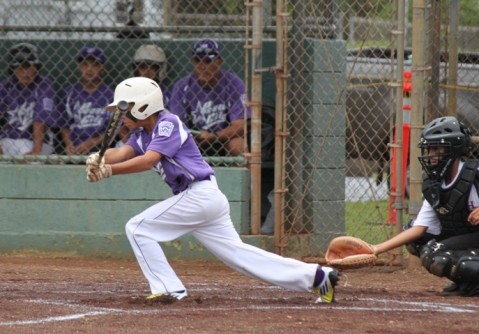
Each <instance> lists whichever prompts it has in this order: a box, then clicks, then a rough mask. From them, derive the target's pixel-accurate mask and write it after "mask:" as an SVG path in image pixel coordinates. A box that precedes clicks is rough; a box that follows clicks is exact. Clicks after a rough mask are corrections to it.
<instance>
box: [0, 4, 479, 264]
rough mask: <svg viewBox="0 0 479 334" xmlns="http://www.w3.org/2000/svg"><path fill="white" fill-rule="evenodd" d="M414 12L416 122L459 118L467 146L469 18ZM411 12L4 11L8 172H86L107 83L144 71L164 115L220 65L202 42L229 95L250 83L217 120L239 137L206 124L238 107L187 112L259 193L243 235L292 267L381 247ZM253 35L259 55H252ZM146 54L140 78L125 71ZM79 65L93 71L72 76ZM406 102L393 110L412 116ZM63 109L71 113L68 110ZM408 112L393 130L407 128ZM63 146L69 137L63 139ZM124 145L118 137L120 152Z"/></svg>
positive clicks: (287, 8) (390, 218)
mask: <svg viewBox="0 0 479 334" xmlns="http://www.w3.org/2000/svg"><path fill="white" fill-rule="evenodd" d="M424 3H425V7H424V16H423V19H424V22H422V23H423V26H424V31H421V32H418V31H415V33H423V34H424V36H425V40H426V43H425V44H424V45H422V46H419V49H418V50H414V54H415V55H416V54H418V53H417V52H424V54H425V55H426V60H427V61H426V64H424V65H425V66H424V68H425V71H424V72H423V73H424V80H423V81H424V91H422V92H421V94H423V95H422V96H424V111H425V113H424V114H423V116H421V117H422V118H421V119H422V121H423V122H426V121H428V120H430V119H432V118H434V117H437V116H438V115H444V114H447V113H456V112H457V114H458V117H459V119H460V120H462V121H463V122H465V123H466V124H467V125H468V126H469V127H470V128H471V130H472V131H473V133H474V134H476V133H478V131H479V113H478V112H477V106H478V105H479V104H478V102H479V101H478V100H479V99H478V94H477V87H478V83H477V80H478V79H477V77H478V75H477V73H476V72H477V68H478V62H479V58H478V56H477V55H476V54H475V53H474V52H475V50H477V45H478V43H479V40H478V38H477V34H476V33H475V32H476V30H477V27H471V26H470V25H469V26H467V25H466V24H461V21H460V18H461V17H463V16H464V13H463V11H464V10H466V9H463V8H461V7H455V5H453V4H452V3H457V2H451V4H447V5H446V4H442V3H440V2H438V1H433V0H427V1H425V2H424ZM412 5H413V1H411V0H409V1H392V2H391V1H368V2H364V1H359V0H356V1H354V0H351V1H339V0H338V1H334V0H320V1H318V0H267V1H247V2H244V1H238V0H228V1H215V0H209V1H196V0H181V1H172V0H134V1H126V0H116V1H102V0H96V1H92V0H64V1H43V0H35V1H33V0H5V1H3V2H2V3H1V4H0V12H1V13H2V14H3V15H2V25H1V29H0V38H1V39H2V44H1V46H0V50H1V51H2V54H3V55H5V57H3V59H1V60H0V64H1V66H2V68H3V69H4V71H3V73H2V74H3V77H2V80H4V81H2V84H1V86H0V99H1V110H0V111H1V119H0V124H1V126H2V138H3V139H2V140H4V141H3V143H4V144H2V149H3V155H2V160H3V162H7V163H18V162H25V161H27V162H28V161H34V160H36V161H40V162H46V163H83V162H84V159H85V155H86V154H88V153H89V152H92V151H95V150H96V149H97V145H98V141H96V140H97V139H98V138H101V134H102V133H103V131H104V127H105V126H106V121H107V119H108V114H107V112H106V111H104V110H102V106H104V105H105V104H106V103H107V102H108V101H110V100H111V99H112V94H113V89H114V87H115V85H116V84H117V83H119V82H120V81H122V80H123V79H125V78H127V77H130V76H133V75H138V73H139V72H138V71H139V67H140V65H141V66H144V67H145V71H150V72H153V73H154V74H153V75H152V78H153V79H154V80H157V81H159V83H160V84H161V85H162V87H163V88H164V92H165V104H167V105H168V107H170V106H171V98H172V94H173V91H174V87H175V84H176V83H178V82H179V81H180V79H182V78H185V77H186V76H188V75H190V74H191V73H192V72H193V70H194V68H195V66H197V65H198V63H200V65H201V63H202V62H203V56H208V57H207V58H208V59H209V60H208V61H212V60H214V59H216V56H214V55H213V54H212V57H209V53H210V52H213V53H214V52H215V51H218V50H216V46H214V45H211V44H207V43H206V44H204V43H203V44H204V45H199V46H197V47H196V48H193V45H194V43H195V42H197V41H198V40H199V39H202V38H212V39H215V40H216V41H217V42H218V43H219V44H220V46H221V51H220V54H221V59H222V62H223V63H222V64H221V68H222V69H223V70H224V71H229V72H231V73H233V74H232V75H231V76H229V77H228V78H229V81H228V82H226V83H224V85H227V86H230V85H231V86H234V87H238V85H239V84H238V82H240V81H241V80H242V81H243V84H244V87H243V88H242V87H241V85H240V88H239V90H238V91H236V90H235V91H234V92H235V94H233V95H235V98H238V97H239V98H240V102H241V103H242V107H241V108H239V107H238V106H236V107H235V108H236V113H235V115H236V116H235V117H234V119H222V121H223V123H227V124H229V125H230V124H231V123H233V122H234V121H235V120H236V121H238V122H237V124H239V125H238V128H239V129H240V130H237V132H234V133H232V134H227V133H224V134H221V131H222V129H221V127H218V128H215V127H214V126H213V127H211V128H209V127H208V126H207V124H206V119H207V118H208V115H209V116H210V117H213V118H214V115H215V112H217V111H218V110H219V109H221V108H223V109H224V110H226V109H227V110H230V109H231V108H233V107H232V105H227V106H225V105H224V103H223V105H222V106H219V105H216V107H215V105H214V104H208V103H205V104H201V105H200V106H193V107H192V109H194V110H196V112H198V114H197V116H198V117H200V118H201V117H203V121H204V122H203V123H204V124H203V126H200V127H196V126H195V124H193V123H192V122H193V121H194V120H193V119H186V121H187V122H190V123H189V125H190V126H192V128H193V129H194V130H196V131H198V132H200V131H201V130H206V131H207V132H208V133H210V134H212V135H213V137H210V138H209V139H208V140H206V141H207V145H206V146H207V147H205V148H204V154H205V156H207V159H208V161H209V162H210V163H212V164H213V165H216V166H219V165H228V166H229V165H231V164H234V165H244V166H248V167H250V168H252V173H253V175H254V176H255V177H253V181H256V182H258V183H260V184H261V194H260V196H252V206H253V207H255V208H260V210H259V212H257V211H256V210H254V209H253V210H252V211H253V215H260V217H259V220H260V221H257V220H256V219H255V218H254V217H252V229H251V230H252V233H253V234H267V235H269V234H271V235H274V240H275V248H276V251H278V252H282V253H286V254H288V252H289V250H290V249H291V247H293V248H294V247H296V248H295V251H291V254H298V253H299V254H300V255H301V256H309V255H311V256H318V255H321V254H322V253H323V252H324V250H325V248H326V246H327V244H328V242H329V240H330V239H331V238H332V237H334V236H336V235H339V234H348V235H354V236H357V237H360V238H363V239H365V240H367V241H369V242H372V243H377V242H380V241H383V240H385V239H386V238H388V237H390V236H391V235H393V234H394V233H396V232H397V231H398V226H400V225H402V222H401V223H400V224H396V215H395V211H394V210H393V208H394V205H393V203H394V202H393V200H394V199H392V198H391V196H390V195H391V193H395V192H394V191H396V190H394V189H393V191H391V169H392V168H391V167H392V166H393V167H394V168H395V165H394V162H393V160H394V159H393V157H394V155H393V154H392V152H393V150H392V148H393V147H396V144H399V146H400V147H401V145H403V146H402V149H403V150H404V149H406V151H407V143H406V142H404V141H403V140H401V139H402V137H398V138H399V139H400V140H398V141H396V140H395V124H396V123H397V119H398V118H397V113H396V110H398V96H401V97H402V87H401V86H402V84H403V79H402V78H403V72H404V71H411V72H412V75H413V77H414V76H415V75H416V73H417V71H418V69H414V68H413V63H414V60H415V59H414V58H413V57H412V54H413V45H412V40H413V33H412V31H413V29H414V27H413V21H412V16H413V15H412V14H413V6H412ZM255 8H256V9H258V8H260V13H261V15H260V19H259V21H255V18H257V17H258V12H256V13H255V12H254V11H255ZM258 22H259V25H260V27H259V30H258ZM258 33H259V34H261V45H262V50H261V53H258V51H257V49H255V48H257V47H258V46H257V45H255V43H253V42H252V40H254V39H255V38H257V35H255V34H258ZM20 43H28V44H27V45H26V46H25V44H20ZM401 43H402V46H401V47H400V46H399V45H400V44H401ZM19 44H20V46H19ZM22 45H23V46H22ZM145 45H150V46H149V47H145ZM30 46H33V47H34V50H33V51H32V50H29V48H30ZM85 47H87V49H84V48H85ZM157 47H160V48H161V49H162V50H161V51H160V50H158V49H157ZM15 48H16V49H15ZM142 48H143V49H142ZM200 49H201V50H200ZM82 50H83V51H82ZM140 50H143V51H142V52H143V54H142V57H143V60H144V61H143V63H144V64H143V63H142V62H140V61H136V62H135V54H136V53H137V52H139V51H140ZM81 52H84V53H83V54H82V53H81ZM193 52H197V53H198V54H197V56H198V57H196V58H195V57H192V53H193ZM140 53H141V52H140ZM32 54H33V55H32ZM455 55H457V57H455ZM200 56H201V57H200ZM259 56H261V61H259V58H260V57H259ZM9 57H10V58H9ZM29 57H30V58H29ZM86 58H91V59H93V60H94V61H93V62H92V63H85V64H83V65H82V62H81V61H80V60H84V59H86ZM456 58H457V60H458V61H457V62H456V61H455V60H456ZM138 59H139V58H138ZM138 59H137V60H138ZM27 65H28V66H27ZM203 65H205V64H203ZM206 65H207V66H211V64H206ZM82 66H83V67H84V68H83V69H82ZM29 71H31V72H33V74H36V72H38V75H39V76H40V77H41V78H44V79H43V81H40V80H39V79H34V81H35V83H36V86H35V87H34V88H35V89H33V88H32V89H30V91H29V90H23V91H22V90H21V89H20V88H19V87H21V86H18V85H16V84H15V83H17V82H18V81H20V79H19V78H17V79H14V77H15V75H16V73H15V72H19V74H18V76H20V74H21V75H23V76H24V77H25V79H24V80H27V79H28V75H29V74H30V75H32V73H29ZM20 72H21V73H20ZM82 72H85V73H84V74H83V77H82V76H81V73H82ZM96 72H98V75H99V77H100V78H101V82H102V85H103V86H101V87H102V88H101V94H100V93H96V94H97V95H95V93H93V91H94V90H93V88H92V87H93V86H88V87H90V88H88V87H87V88H86V90H85V91H84V92H82V89H81V88H79V87H80V86H78V85H79V83H80V82H93V83H95V82H96V83H98V82H99V81H98V80H97V79H96V77H95V75H96V74H95V73H96ZM255 75H261V86H262V87H261V89H260V92H259V96H260V100H261V101H259V102H260V105H259V107H258V104H257V102H258V101H257V100H255V99H254V98H252V96H256V97H257V95H255V94H257V93H258V92H257V91H255V89H258V87H257V86H255V81H254V80H255ZM40 77H39V78H40ZM92 77H93V79H92ZM82 78H83V79H82ZM30 80H31V79H30ZM237 80H240V81H237ZM26 82H27V81H26ZM72 85H73V86H72ZM27 86H28V85H27ZM97 86H98V85H97ZM72 87H73V88H72ZM184 87H186V86H183V88H184ZM178 89H179V88H178ZM185 89H186V88H185ZM412 89H413V91H414V89H415V87H412ZM92 90H93V91H92ZM179 90H180V91H181V89H179ZM242 90H245V91H246V92H247V95H248V98H245V96H244V95H243V94H244V92H243V91H242ZM398 92H399V93H400V94H398ZM190 93H191V94H190V95H188V98H185V97H184V95H181V96H183V101H180V102H178V101H177V104H178V103H179V104H180V105H181V102H184V100H195V101H196V97H197V96H195V94H194V91H193V89H192V90H191V91H190ZM69 94H70V95H69ZM71 94H73V95H71ZM75 94H76V95H75ZM68 96H70V100H68ZM73 96H74V97H73ZM92 96H94V97H93V98H92ZM88 97H89V98H90V100H89V99H88ZM409 97H410V96H409V95H404V98H405V99H404V100H403V101H401V103H400V104H399V105H401V106H402V105H409V104H411V102H410V100H409V99H408V98H409ZM223 98H224V97H223ZM75 99H76V100H75ZM82 99H84V101H86V102H85V103H84V104H82V102H81V101H82ZM72 100H75V101H76V104H75V102H73V103H70V104H68V101H70V102H71V101H72ZM180 100H181V99H180ZM231 103H233V102H231ZM243 104H244V105H243ZM183 107H184V106H183ZM412 107H413V111H414V105H413V106H412ZM254 108H259V110H260V112H259V114H260V118H261V120H262V122H261V129H260V130H259V134H260V136H259V137H260V139H261V145H260V147H261V153H260V154H261V156H260V157H261V159H260V166H261V168H260V171H259V172H260V173H261V176H259V175H258V174H257V173H258V170H255V169H254V168H255V166H258V165H257V163H258V161H256V160H255V157H256V155H255V151H254V147H255V138H256V136H255V131H258V130H257V129H255V126H256V123H255V122H254V120H255V116H254V115H255V110H254ZM170 109H171V108H170ZM403 109H404V110H400V116H402V114H403V113H404V116H407V115H408V113H409V111H408V109H407V108H404V107H403ZM238 115H239V116H238ZM244 115H248V117H245V116H244ZM250 115H253V116H252V118H251V119H252V120H253V122H250V121H249V120H251V119H249V116H250ZM248 119H249V120H248ZM402 120H403V121H404V124H408V122H409V119H408V118H407V117H404V118H403V119H402ZM216 121H218V122H219V123H221V122H220V121H221V120H218V119H217V120H216ZM213 123H214V120H213ZM95 124H96V125H95ZM400 124H401V123H400ZM423 124H424V123H423ZM82 129H83V130H84V131H83V132H82ZM85 129H86V130H85ZM72 133H77V134H78V137H76V138H75V139H72V138H70V141H69V140H68V139H65V138H68V136H69V135H70V136H71V135H72ZM399 134H400V133H398V135H399ZM80 137H81V138H80ZM127 137H128V133H127V132H123V135H122V136H120V137H119V138H118V145H121V144H122V142H124V140H126V138H127ZM47 138H48V140H47ZM92 138H93V139H92ZM95 138H96V139H95ZM231 138H240V139H241V140H240V142H241V145H239V149H238V148H237V147H236V149H232V148H231V147H230V146H228V145H229V144H228V143H229V142H230V139H231ZM5 139H12V141H8V140H5ZM14 139H15V140H14ZM42 139H43V140H42ZM41 142H44V143H45V144H49V145H50V146H47V145H38V143H41ZM35 143H36V144H35ZM16 145H18V146H16ZM35 145H36V146H35ZM411 145H415V142H412V144H411ZM45 148H47V149H48V150H46V151H45ZM42 149H43V150H44V151H43V152H42ZM398 152H399V153H400V152H402V150H398ZM27 153H34V155H33V156H32V155H28V154H27ZM37 154H43V155H42V156H40V157H39V156H37ZM406 159H407V157H406ZM394 168H393V169H394ZM398 173H403V171H398ZM404 173H406V172H405V171H404ZM407 184H408V183H407V182H405V183H404V185H406V187H405V192H406V193H405V195H406V196H407V195H408V194H409V189H408V187H407ZM256 186H258V185H256ZM406 202H407V197H406ZM405 207H406V206H405ZM402 219H403V220H407V218H406V215H404V218H402ZM311 236H314V237H313V238H311ZM293 245H295V246H293Z"/></svg>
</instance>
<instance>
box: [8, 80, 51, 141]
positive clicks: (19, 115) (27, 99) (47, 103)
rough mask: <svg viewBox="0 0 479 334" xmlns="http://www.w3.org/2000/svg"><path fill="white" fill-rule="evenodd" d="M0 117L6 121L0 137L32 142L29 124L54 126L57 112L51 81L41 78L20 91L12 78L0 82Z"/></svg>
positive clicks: (30, 125) (16, 82) (46, 139)
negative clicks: (39, 123)
mask: <svg viewBox="0 0 479 334" xmlns="http://www.w3.org/2000/svg"><path fill="white" fill-rule="evenodd" d="M0 118H2V119H4V120H5V122H6V124H5V125H4V127H3V128H2V131H1V133H0V138H11V139H30V140H32V139H33V138H32V124H33V122H41V123H44V124H46V125H47V126H48V127H50V128H53V127H55V126H56V121H57V120H58V113H57V111H56V106H55V90H54V88H53V82H52V81H51V80H50V79H49V78H47V77H44V76H41V75H38V76H37V77H36V78H35V80H34V82H33V83H32V84H31V85H29V86H28V87H24V88H21V87H20V85H19V84H18V81H17V79H16V78H15V77H11V78H8V79H5V80H3V81H2V82H0ZM50 140H51V138H49V136H45V142H50Z"/></svg>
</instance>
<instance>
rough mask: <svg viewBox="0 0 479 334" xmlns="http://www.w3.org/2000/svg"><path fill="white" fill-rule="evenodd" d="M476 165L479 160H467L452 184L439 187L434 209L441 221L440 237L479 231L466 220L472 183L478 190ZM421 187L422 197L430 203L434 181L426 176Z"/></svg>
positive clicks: (478, 178) (478, 180)
mask: <svg viewBox="0 0 479 334" xmlns="http://www.w3.org/2000/svg"><path fill="white" fill-rule="evenodd" d="M478 166H479V160H467V161H466V162H465V163H464V166H463V168H462V169H461V172H460V174H459V175H458V177H457V179H456V181H455V182H454V184H453V185H452V186H451V187H449V188H448V189H443V188H440V193H439V194H440V195H439V205H437V207H436V208H435V210H436V213H437V216H438V218H439V220H440V222H441V226H442V232H441V237H442V238H447V237H451V236H454V235H459V234H465V233H471V232H476V231H479V226H474V225H471V224H470V223H469V222H468V221H467V217H468V216H469V213H470V209H469V208H468V204H469V203H468V199H469V193H470V191H471V187H472V185H473V184H476V190H477V191H479V188H477V187H478V185H479V175H478V172H477V167H478ZM422 189H423V195H424V198H425V199H426V200H427V201H428V202H429V203H430V204H431V205H432V203H433V191H434V182H431V180H430V179H429V178H426V179H425V180H424V182H423V188H422Z"/></svg>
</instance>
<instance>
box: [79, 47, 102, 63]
mask: <svg viewBox="0 0 479 334" xmlns="http://www.w3.org/2000/svg"><path fill="white" fill-rule="evenodd" d="M85 58H93V59H95V60H96V61H97V62H99V63H100V64H105V62H106V57H105V54H104V53H103V50H102V49H100V48H99V47H97V46H85V47H84V48H83V49H81V50H80V53H79V54H78V57H77V61H79V62H80V61H82V60H83V59H85Z"/></svg>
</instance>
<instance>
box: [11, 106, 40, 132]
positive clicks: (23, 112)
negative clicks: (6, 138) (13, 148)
mask: <svg viewBox="0 0 479 334" xmlns="http://www.w3.org/2000/svg"><path fill="white" fill-rule="evenodd" d="M34 109H35V103H34V102H30V103H28V102H26V103H24V104H22V105H20V106H18V107H17V108H16V109H14V110H9V111H8V112H7V113H8V115H9V120H8V124H10V125H11V126H12V127H16V128H17V129H18V130H19V131H20V132H24V131H26V130H28V128H29V127H30V125H32V122H33V113H34Z"/></svg>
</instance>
